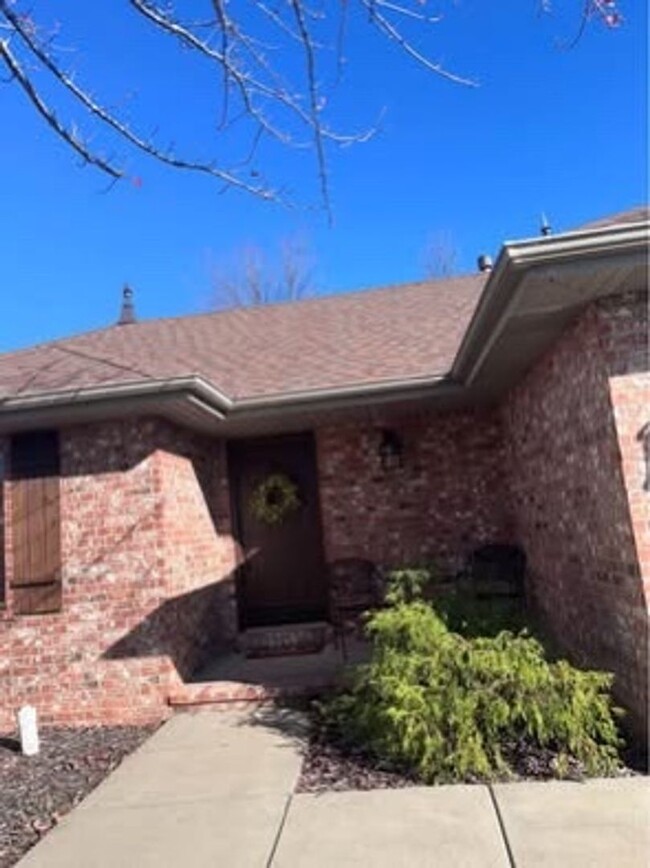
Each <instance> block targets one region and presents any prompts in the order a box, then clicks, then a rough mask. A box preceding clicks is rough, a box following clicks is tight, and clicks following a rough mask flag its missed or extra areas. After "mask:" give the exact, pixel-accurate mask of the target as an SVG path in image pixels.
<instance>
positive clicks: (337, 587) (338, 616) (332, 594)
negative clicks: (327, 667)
mask: <svg viewBox="0 0 650 868" xmlns="http://www.w3.org/2000/svg"><path fill="white" fill-rule="evenodd" d="M328 573H329V614H330V622H331V624H332V627H333V629H334V639H335V642H336V645H337V647H339V648H340V649H341V652H342V654H343V659H344V660H347V657H348V649H347V645H346V634H347V633H355V632H356V631H357V630H358V627H359V621H360V619H361V616H362V615H363V614H364V612H367V611H368V610H369V609H373V608H377V607H378V606H381V605H382V604H383V598H384V587H383V577H382V574H381V571H380V570H379V568H378V567H377V565H376V564H374V563H373V562H372V561H369V560H367V559H365V558H340V559H339V560H336V561H332V562H331V563H330V564H329V566H328Z"/></svg>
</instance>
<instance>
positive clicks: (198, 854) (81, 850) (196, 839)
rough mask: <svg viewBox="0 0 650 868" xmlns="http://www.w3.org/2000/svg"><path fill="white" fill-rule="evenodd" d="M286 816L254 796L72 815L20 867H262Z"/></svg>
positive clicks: (275, 804) (273, 802)
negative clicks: (233, 799) (283, 816)
mask: <svg viewBox="0 0 650 868" xmlns="http://www.w3.org/2000/svg"><path fill="white" fill-rule="evenodd" d="M283 810H284V803H283V801H282V800H278V799H273V798H268V797H267V798H259V797H258V798H247V799H244V800H242V799H237V800H235V801H229V800H223V801H219V802H217V801H208V802H185V803H182V804H178V803H177V804H174V805H173V806H170V805H158V806H154V807H152V806H149V805H144V806H140V807H132V808H114V807H111V808H105V807H102V808H101V810H100V809H97V810H92V811H75V812H74V813H73V814H71V815H70V817H69V819H68V820H67V821H65V820H64V822H63V823H62V824H61V825H60V826H59V827H58V828H56V829H55V830H54V831H52V832H50V834H49V835H47V837H45V838H44V839H43V840H42V841H41V843H40V844H38V846H37V847H35V848H34V849H33V850H32V851H30V853H28V854H27V856H26V857H25V858H24V859H23V860H22V861H21V862H20V868H136V866H137V868H177V866H182V868H219V866H223V868H226V866H227V868H263V866H265V865H266V864H267V861H268V858H269V854H270V853H271V850H272V847H273V842H274V840H275V836H276V834H277V829H278V828H279V826H280V823H281V820H282V813H283Z"/></svg>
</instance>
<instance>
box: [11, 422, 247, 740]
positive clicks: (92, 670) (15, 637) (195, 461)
mask: <svg viewBox="0 0 650 868" xmlns="http://www.w3.org/2000/svg"><path fill="white" fill-rule="evenodd" d="M61 461H62V480H61V524H62V560H63V609H62V611H61V612H60V613H55V614H49V615H35V616H14V615H13V612H12V599H11V591H10V589H9V591H8V594H7V607H6V609H4V610H0V729H3V728H6V727H7V726H11V725H12V722H13V713H14V711H15V709H16V708H17V707H19V706H20V705H22V704H23V703H25V702H30V703H33V704H34V705H36V706H37V708H38V709H39V710H40V712H41V716H42V719H44V720H46V721H56V722H59V723H89V722H94V721H102V722H110V721H119V722H125V721H138V720H140V721H143V720H150V719H156V718H159V717H160V716H161V714H163V713H164V702H165V699H166V696H167V693H168V691H169V689H170V685H172V684H173V683H174V682H175V681H176V680H177V679H178V677H179V672H180V674H184V673H186V671H187V670H188V668H190V667H192V666H193V665H195V663H197V662H198V659H199V657H200V655H201V652H202V650H204V647H205V643H204V642H203V636H204V633H203V629H204V627H205V626H206V624H205V622H206V619H207V620H210V618H211V616H212V615H213V614H214V612H215V608H216V600H217V598H222V597H223V596H225V597H226V598H228V590H227V587H226V585H227V583H226V585H222V584H221V580H222V579H227V578H228V577H229V576H230V575H231V572H232V560H233V557H234V549H233V543H232V538H231V536H230V518H229V513H228V503H227V499H225V500H224V499H223V497H222V496H217V497H216V498H215V501H214V504H210V506H211V507H212V508H213V510H214V513H215V516H216V524H215V523H213V516H212V515H211V514H210V506H209V505H208V504H209V500H210V498H211V497H212V495H213V493H214V491H215V489H216V490H217V491H219V488H220V486H221V488H222V486H223V478H224V456H223V450H222V449H220V448H219V446H218V445H217V444H215V443H214V441H211V440H201V439H200V438H196V437H193V436H191V435H185V434H183V433H181V432H178V431H175V430H174V429H172V428H171V427H170V426H167V425H164V424H163V423H159V422H155V421H146V420H141V421H139V422H138V421H129V422H124V423H112V424H106V425H101V426H99V425H93V426H87V427H77V428H70V429H67V430H63V431H62V432H61ZM206 494H207V495H208V496H206ZM5 495H6V501H7V503H6V514H7V515H10V514H11V512H10V510H11V484H10V483H9V484H6V485H5ZM7 526H8V534H7V536H8V539H7V547H6V548H7V555H8V564H7V572H8V575H9V576H10V575H11V522H10V521H9V522H7ZM224 590H225V594H224ZM225 611H227V609H226V610H225ZM215 617H216V616H215ZM221 617H223V616H221ZM219 626H220V628H221V629H223V630H224V631H226V630H227V629H231V626H230V625H228V626H227V627H226V626H225V625H224V624H220V625H219ZM218 634H219V629H215V630H214V631H213V633H212V635H213V636H214V635H217V636H218Z"/></svg>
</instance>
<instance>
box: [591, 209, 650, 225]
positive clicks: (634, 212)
mask: <svg viewBox="0 0 650 868" xmlns="http://www.w3.org/2000/svg"><path fill="white" fill-rule="evenodd" d="M648 218H650V208H648V206H647V205H639V206H638V207H637V208H630V209H629V210H628V211H620V212H619V213H618V214H610V215H608V216H607V217H601V218H600V219H599V220H592V221H591V222H590V223H585V224H584V225H583V226H580V227H579V229H580V230H582V229H601V228H605V227H606V226H620V225H621V224H625V223H641V222H642V221H643V220H648Z"/></svg>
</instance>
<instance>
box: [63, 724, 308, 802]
mask: <svg viewBox="0 0 650 868" xmlns="http://www.w3.org/2000/svg"><path fill="white" fill-rule="evenodd" d="M220 716H221V715H219V714H218V713H210V712H204V713H203V714H197V715H192V716H190V717H188V718H187V720H186V722H184V721H183V720H182V718H180V717H178V718H175V719H174V720H172V721H170V722H169V723H168V724H166V725H165V726H164V727H163V728H162V729H161V730H160V731H159V732H158V733H156V734H155V735H154V736H152V738H151V739H150V740H149V742H148V744H147V746H145V747H143V748H142V749H140V750H139V751H136V752H135V753H134V754H132V755H131V756H130V757H128V759H127V760H126V761H125V762H124V763H123V764H122V765H121V766H119V768H118V769H117V770H116V771H115V772H113V774H112V775H111V776H110V777H108V778H107V779H106V780H105V781H103V783H101V784H100V785H99V787H97V789H96V790H94V791H93V792H92V793H91V794H90V795H89V796H88V797H87V798H86V799H85V800H84V801H83V802H82V804H81V806H80V808H79V810H81V811H84V810H91V809H95V808H96V807H102V808H106V807H129V806H142V805H149V806H153V805H163V804H176V803H183V802H189V801H202V800H212V801H214V800H223V799H235V798H250V797H253V796H261V795H265V794H269V795H273V796H275V797H276V798H281V799H284V798H286V796H288V795H289V794H290V793H291V792H292V791H293V788H294V786H295V783H296V780H297V778H298V774H299V772H300V765H301V755H300V751H299V746H298V743H297V742H296V741H295V739H293V738H290V737H287V736H284V735H283V734H282V732H281V731H279V730H277V729H272V728H270V727H269V726H266V725H262V724H255V723H254V721H249V722H246V720H245V719H240V720H237V719H231V720H230V721H226V720H224V721H213V720H211V719H210V718H218V717H220ZM158 745H160V747H158Z"/></svg>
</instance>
